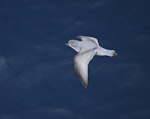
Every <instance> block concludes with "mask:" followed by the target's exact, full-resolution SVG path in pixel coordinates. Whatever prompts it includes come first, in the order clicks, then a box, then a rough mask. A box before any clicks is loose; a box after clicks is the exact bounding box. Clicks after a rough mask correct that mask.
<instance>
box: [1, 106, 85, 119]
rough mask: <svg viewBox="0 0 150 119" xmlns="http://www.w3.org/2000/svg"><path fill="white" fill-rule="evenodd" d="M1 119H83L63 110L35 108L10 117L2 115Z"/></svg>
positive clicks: (78, 115)
mask: <svg viewBox="0 0 150 119" xmlns="http://www.w3.org/2000/svg"><path fill="white" fill-rule="evenodd" d="M0 118H1V119H27V118H28V119H33V118H36V119H43V118H44V119H49V118H53V119H60V118H61V119H85V118H84V117H83V116H81V115H80V114H78V113H74V112H72V111H70V110H67V109H64V108H50V107H43V108H36V109H31V110H28V111H24V112H19V113H14V114H11V115H2V116H0Z"/></svg>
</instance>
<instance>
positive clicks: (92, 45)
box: [66, 36, 117, 88]
mask: <svg viewBox="0 0 150 119" xmlns="http://www.w3.org/2000/svg"><path fill="white" fill-rule="evenodd" d="M77 38H78V39H81V40H80V41H79V40H69V41H68V43H66V45H67V46H69V47H71V48H72V49H74V50H75V51H76V52H78V53H77V55H75V57H74V68H75V70H76V72H77V75H78V78H79V80H80V81H81V83H82V85H83V86H84V88H87V86H88V64H89V62H90V61H91V60H92V58H93V57H94V55H98V56H110V57H113V56H117V53H116V52H115V50H109V49H105V48H103V47H101V46H100V45H99V43H98V40H97V39H96V38H94V37H89V36H77Z"/></svg>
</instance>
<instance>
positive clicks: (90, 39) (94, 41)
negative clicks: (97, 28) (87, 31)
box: [77, 36, 99, 46]
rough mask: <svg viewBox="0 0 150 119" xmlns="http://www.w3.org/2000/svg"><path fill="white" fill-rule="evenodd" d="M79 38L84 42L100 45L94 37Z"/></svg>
mask: <svg viewBox="0 0 150 119" xmlns="http://www.w3.org/2000/svg"><path fill="white" fill-rule="evenodd" d="M77 38H80V39H81V40H82V41H91V42H93V43H95V44H96V45H97V46H98V45H99V43H98V40H97V39H96V38H94V37H90V36H77Z"/></svg>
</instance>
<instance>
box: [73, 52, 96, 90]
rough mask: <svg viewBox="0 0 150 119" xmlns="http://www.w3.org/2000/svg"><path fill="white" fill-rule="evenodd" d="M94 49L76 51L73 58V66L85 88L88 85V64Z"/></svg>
mask: <svg viewBox="0 0 150 119" xmlns="http://www.w3.org/2000/svg"><path fill="white" fill-rule="evenodd" d="M95 53H96V52H95V49H92V50H89V51H86V52H82V53H78V54H77V55H76V56H75V58H74V67H75V70H76V72H77V75H78V78H79V80H80V81H81V83H82V85H83V86H84V87H85V88H87V86H88V64H89V62H90V60H92V58H93V57H94V55H95Z"/></svg>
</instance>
